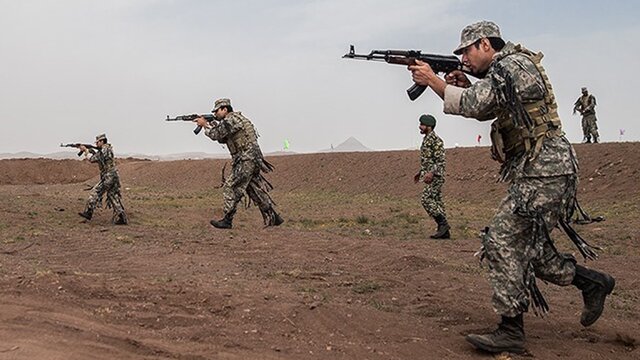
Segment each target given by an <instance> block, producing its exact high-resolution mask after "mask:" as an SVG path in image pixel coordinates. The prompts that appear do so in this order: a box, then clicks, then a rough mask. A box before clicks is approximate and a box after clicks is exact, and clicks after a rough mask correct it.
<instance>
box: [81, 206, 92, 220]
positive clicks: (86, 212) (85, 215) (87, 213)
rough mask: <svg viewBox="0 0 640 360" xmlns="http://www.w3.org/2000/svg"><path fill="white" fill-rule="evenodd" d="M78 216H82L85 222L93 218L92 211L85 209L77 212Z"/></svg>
mask: <svg viewBox="0 0 640 360" xmlns="http://www.w3.org/2000/svg"><path fill="white" fill-rule="evenodd" d="M78 215H80V216H82V217H83V218H85V219H87V220H91V218H92V217H93V209H91V208H86V209H85V210H84V211H83V212H79V213H78Z"/></svg>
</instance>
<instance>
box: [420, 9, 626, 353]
mask: <svg viewBox="0 0 640 360" xmlns="http://www.w3.org/2000/svg"><path fill="white" fill-rule="evenodd" d="M454 53H455V54H458V55H462V62H463V64H464V65H465V66H466V67H467V68H469V69H470V71H471V72H472V73H473V74H475V75H477V76H478V77H479V80H478V81H477V82H475V83H473V84H472V83H471V82H470V81H469V79H468V78H467V76H466V75H465V74H464V73H463V72H462V71H458V70H456V71H453V72H451V73H450V74H447V75H446V77H445V80H443V79H441V78H439V77H438V76H437V75H436V74H435V73H434V72H433V70H432V69H431V67H430V66H429V65H428V64H426V63H424V62H421V61H418V62H417V64H416V65H411V66H409V70H410V71H411V72H412V77H413V81H414V82H415V83H417V84H418V85H423V86H427V87H430V88H431V89H432V90H433V91H434V92H435V93H436V94H437V95H438V96H440V98H442V99H443V100H444V112H445V113H448V114H455V115H462V116H464V117H469V118H475V119H477V120H480V121H486V120H492V119H496V120H495V121H494V122H493V123H492V126H491V128H492V131H491V138H492V144H493V146H492V156H493V158H494V159H496V160H498V161H499V162H501V164H502V167H501V170H500V179H502V180H504V181H509V182H510V185H509V190H508V194H507V196H506V197H505V198H504V199H503V201H502V203H501V205H500V206H499V209H498V212H497V214H496V215H495V216H494V218H493V220H492V221H491V223H490V225H489V226H488V227H487V228H485V231H484V234H483V237H482V246H483V250H482V252H481V254H482V258H483V259H486V260H487V261H488V263H489V280H490V283H491V287H492V288H493V308H494V310H495V311H496V312H497V313H498V314H499V315H500V316H501V317H502V321H501V322H500V324H499V325H498V328H497V329H496V330H495V331H493V332H490V333H487V334H469V335H467V336H466V340H467V341H469V342H470V343H471V344H472V345H473V346H474V347H476V348H478V349H481V350H484V351H488V352H492V353H500V352H503V351H509V352H516V353H521V352H524V344H525V333H524V322H523V313H524V312H526V311H527V310H528V308H529V305H530V302H533V305H534V311H536V313H538V312H543V313H544V312H546V311H548V305H547V303H546V301H545V299H544V297H543V295H542V293H541V292H540V290H539V289H538V287H537V285H536V277H537V278H540V279H543V280H544V281H547V282H550V283H553V284H556V285H560V286H568V285H575V286H576V287H577V288H578V289H579V290H581V291H582V297H583V300H584V307H583V310H582V316H581V319H580V323H581V324H582V325H583V326H590V325H592V324H593V323H594V322H596V320H598V318H599V317H600V315H601V314H602V311H603V309H604V303H605V299H606V297H607V295H608V294H610V293H611V291H612V290H613V288H614V286H615V280H614V279H613V278H612V277H611V276H609V275H607V274H605V273H602V272H599V271H595V270H592V269H588V268H586V267H584V266H582V265H578V264H577V261H576V259H575V258H574V257H573V256H572V255H570V254H568V253H560V252H559V251H558V250H557V249H556V247H555V246H554V243H553V240H552V239H551V236H550V233H551V231H552V230H553V229H554V228H555V227H556V225H557V224H559V225H560V226H561V227H562V228H563V229H564V230H565V232H566V233H567V235H569V237H570V238H571V240H572V241H573V242H574V243H575V244H576V245H577V246H578V249H579V250H580V251H581V252H582V254H583V256H585V257H589V258H594V257H595V256H596V255H595V253H594V252H593V249H591V248H590V247H589V245H588V244H587V243H586V242H585V241H584V240H583V239H582V238H581V237H580V236H579V235H577V233H576V232H575V231H574V230H573V229H572V228H571V226H570V225H569V223H570V219H571V215H572V213H573V211H574V209H575V208H576V206H577V203H576V189H577V184H578V176H577V170H578V164H577V161H576V155H575V152H574V150H573V148H572V146H571V144H570V143H569V141H568V140H567V139H566V138H565V136H564V133H563V131H562V124H561V121H560V118H559V117H558V113H557V104H556V100H555V97H554V94H553V89H552V87H551V83H550V82H549V78H548V77H547V75H546V73H545V70H544V68H543V67H542V64H541V60H542V54H541V53H534V52H532V51H529V50H527V49H526V48H524V47H523V46H521V45H515V44H513V43H511V42H507V43H505V42H504V40H502V38H501V35H500V30H499V28H498V26H497V25H496V24H494V23H493V22H489V21H481V22H478V23H475V24H471V25H469V26H467V27H465V28H464V29H463V30H462V34H461V42H460V45H459V46H458V48H456V50H455V51H454Z"/></svg>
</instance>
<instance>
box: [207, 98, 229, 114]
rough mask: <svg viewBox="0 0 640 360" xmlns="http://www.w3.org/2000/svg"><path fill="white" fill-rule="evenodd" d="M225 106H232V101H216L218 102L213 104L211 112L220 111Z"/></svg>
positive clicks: (223, 99)
mask: <svg viewBox="0 0 640 360" xmlns="http://www.w3.org/2000/svg"><path fill="white" fill-rule="evenodd" d="M223 106H231V100H229V99H225V98H222V99H218V100H216V102H215V103H214V104H213V110H211V112H216V110H218V109H220V108H221V107H223Z"/></svg>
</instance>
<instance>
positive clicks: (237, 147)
mask: <svg viewBox="0 0 640 360" xmlns="http://www.w3.org/2000/svg"><path fill="white" fill-rule="evenodd" d="M205 135H207V136H208V137H209V138H210V139H211V140H214V141H217V142H219V143H221V144H225V145H227V147H228V148H229V153H230V154H231V157H232V159H233V160H236V161H237V160H258V159H262V151H261V150H260V145H259V144H258V134H257V132H256V130H255V128H254V126H253V124H252V123H251V121H250V120H249V119H247V118H246V117H245V116H243V115H242V113H240V112H230V113H228V114H227V116H225V118H224V119H222V120H221V121H219V122H217V123H216V124H215V126H214V127H212V128H210V129H207V130H206V131H205Z"/></svg>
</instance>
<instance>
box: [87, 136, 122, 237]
mask: <svg viewBox="0 0 640 360" xmlns="http://www.w3.org/2000/svg"><path fill="white" fill-rule="evenodd" d="M96 147H97V148H98V149H97V151H96V150H94V149H87V147H86V146H84V145H80V146H79V148H80V151H83V152H84V153H85V154H87V152H88V153H90V154H91V157H90V158H89V161H90V162H92V163H98V166H99V167H100V181H99V182H98V183H97V184H96V185H95V186H94V187H93V188H92V189H91V194H90V195H89V200H88V201H87V206H86V207H85V209H84V211H83V212H81V213H78V214H79V215H80V216H82V217H83V218H85V219H87V220H91V217H92V216H93V212H94V210H95V209H96V206H101V205H102V198H103V196H104V195H106V196H107V200H106V203H107V207H109V208H111V209H113V222H114V223H115V224H116V225H126V224H127V223H128V220H127V215H126V214H125V212H124V206H123V205H122V194H121V193H120V177H119V176H118V170H117V169H116V164H115V160H114V157H113V149H112V147H111V144H109V143H108V141H107V136H106V135H105V134H101V135H98V136H96Z"/></svg>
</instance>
